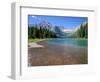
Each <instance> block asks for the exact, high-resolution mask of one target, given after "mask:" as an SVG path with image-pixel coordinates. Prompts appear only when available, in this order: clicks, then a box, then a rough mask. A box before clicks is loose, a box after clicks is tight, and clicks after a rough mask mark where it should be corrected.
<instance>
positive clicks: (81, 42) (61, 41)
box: [48, 38, 88, 47]
mask: <svg viewBox="0 0 100 82" xmlns="http://www.w3.org/2000/svg"><path fill="white" fill-rule="evenodd" d="M48 43H49V44H57V45H64V46H67V45H71V46H80V47H87V46H88V40H87V39H78V38H54V39H51V40H48Z"/></svg>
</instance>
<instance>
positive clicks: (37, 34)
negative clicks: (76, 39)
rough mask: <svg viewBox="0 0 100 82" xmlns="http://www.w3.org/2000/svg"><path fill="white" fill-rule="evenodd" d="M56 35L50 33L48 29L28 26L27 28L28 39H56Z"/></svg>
mask: <svg viewBox="0 0 100 82" xmlns="http://www.w3.org/2000/svg"><path fill="white" fill-rule="evenodd" d="M56 37H57V36H56V33H55V32H52V31H50V30H49V29H46V28H42V27H39V28H37V27H36V26H29V27H28V38H29V39H30V38H33V39H35V38H40V39H42V38H56Z"/></svg>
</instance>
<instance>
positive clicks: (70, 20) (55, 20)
mask: <svg viewBox="0 0 100 82" xmlns="http://www.w3.org/2000/svg"><path fill="white" fill-rule="evenodd" d="M42 21H48V22H49V23H51V24H52V25H53V26H63V27H64V28H65V29H74V28H76V27H78V26H79V25H80V24H82V23H84V22H88V18H87V17H71V16H43V15H29V16H28V24H29V25H30V24H38V23H40V22H42Z"/></svg>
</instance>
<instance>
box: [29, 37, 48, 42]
mask: <svg viewBox="0 0 100 82" xmlns="http://www.w3.org/2000/svg"><path fill="white" fill-rule="evenodd" d="M44 40H48V38H45V39H40V38H35V39H33V38H30V39H28V43H32V42H41V41H44Z"/></svg>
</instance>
